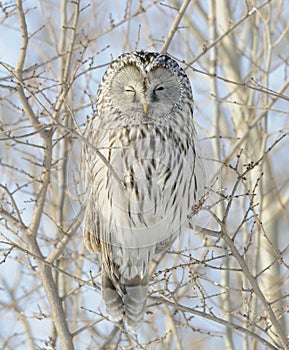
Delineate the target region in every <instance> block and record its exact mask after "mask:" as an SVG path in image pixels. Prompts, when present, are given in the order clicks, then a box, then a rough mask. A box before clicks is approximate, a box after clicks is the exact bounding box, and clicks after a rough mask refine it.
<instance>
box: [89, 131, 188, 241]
mask: <svg viewBox="0 0 289 350" xmlns="http://www.w3.org/2000/svg"><path fill="white" fill-rule="evenodd" d="M103 141H104V142H103V144H102V145H101V147H100V149H102V153H103V155H104V156H105V158H106V159H107V163H108V164H109V166H107V164H105V163H104V162H103V161H102V160H100V159H98V160H97V162H96V164H95V166H94V170H93V173H94V174H93V177H94V183H95V187H96V188H97V191H98V195H97V203H96V206H97V208H98V210H99V212H100V213H101V216H102V218H103V220H102V221H103V223H104V224H105V226H106V227H107V230H108V231H110V232H112V235H115V237H114V240H115V241H118V240H119V241H122V242H126V244H130V245H132V246H135V245H138V244H142V245H144V244H145V245H149V244H152V242H154V243H156V242H155V241H156V237H157V241H158V242H161V241H164V240H166V239H167V238H168V236H170V235H176V234H178V233H179V232H180V230H181V229H182V227H183V225H184V223H185V221H186V219H187V214H188V212H189V207H190V205H191V198H190V192H191V191H190V186H192V184H193V182H192V180H190V179H191V178H192V176H193V172H194V171H193V170H194V169H193V167H194V154H193V152H192V151H191V150H190V146H189V143H188V142H183V141H181V140H180V139H176V138H173V137H171V138H170V137H168V135H166V134H165V133H163V132H162V129H161V128H154V131H153V132H152V131H151V130H145V126H143V127H134V128H132V127H131V128H122V129H119V130H117V131H116V132H113V133H110V134H108V135H106V137H105V138H104V139H103ZM180 142H182V146H181V147H180V144H178V145H177V144H176V143H180ZM185 148H186V149H185ZM184 149H185V150H184ZM112 169H113V172H112V171H111V170H112ZM136 237H137V239H136ZM140 237H141V238H142V239H141V240H140V239H139V238H140ZM117 243H119V242H117Z"/></svg>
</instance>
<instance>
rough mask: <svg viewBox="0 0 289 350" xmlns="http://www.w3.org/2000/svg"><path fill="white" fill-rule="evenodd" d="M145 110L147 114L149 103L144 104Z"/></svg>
mask: <svg viewBox="0 0 289 350" xmlns="http://www.w3.org/2000/svg"><path fill="white" fill-rule="evenodd" d="M143 111H144V114H147V112H148V105H147V103H144V104H143Z"/></svg>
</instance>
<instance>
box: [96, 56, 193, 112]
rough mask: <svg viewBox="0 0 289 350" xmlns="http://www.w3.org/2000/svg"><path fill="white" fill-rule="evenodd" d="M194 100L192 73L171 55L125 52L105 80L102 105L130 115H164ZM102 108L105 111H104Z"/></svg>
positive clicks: (102, 85)
mask: <svg viewBox="0 0 289 350" xmlns="http://www.w3.org/2000/svg"><path fill="white" fill-rule="evenodd" d="M185 98H187V99H189V100H191V101H192V92H191V86H190V82H189V79H188V77H187V76H186V74H185V72H184V71H183V69H182V68H181V67H180V66H179V65H178V63H177V62H176V61H175V60H174V59H172V58H171V57H169V56H168V55H164V54H159V53H156V52H144V51H139V52H132V53H125V54H123V55H121V56H120V57H118V58H117V59H116V60H115V61H113V62H112V63H111V65H110V66H109V68H108V69H107V71H106V73H105V75H104V77H103V81H102V83H101V86H100V89H99V95H98V105H99V107H101V105H103V103H104V106H108V105H109V106H110V107H112V108H114V109H116V110H117V111H119V112H120V113H123V114H125V115H126V116H129V117H136V115H137V116H148V117H150V116H154V117H161V116H164V115H167V114H168V113H170V112H172V111H173V110H174V109H176V108H182V105H183V102H184V99H185ZM100 112H101V111H100Z"/></svg>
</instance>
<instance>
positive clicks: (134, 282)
mask: <svg viewBox="0 0 289 350" xmlns="http://www.w3.org/2000/svg"><path fill="white" fill-rule="evenodd" d="M118 283H119V291H118V290H117V289H116V287H115V285H114V284H113V282H112V281H111V279H110V278H109V275H108V274H107V273H106V271H105V270H103V271H102V296H103V300H104V303H105V307H106V311H107V313H108V314H109V315H110V316H111V318H112V319H113V320H114V321H116V322H119V321H121V320H123V321H124V323H125V324H126V326H127V328H128V329H129V330H130V331H132V332H136V331H137V330H138V329H139V327H140V326H141V324H142V321H143V317H144V312H145V307H146V299H147V292H148V276H145V277H144V278H140V277H139V276H136V277H135V278H133V279H131V280H127V279H122V281H121V283H120V282H119V281H118Z"/></svg>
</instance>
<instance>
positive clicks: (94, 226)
mask: <svg viewBox="0 0 289 350" xmlns="http://www.w3.org/2000/svg"><path fill="white" fill-rule="evenodd" d="M86 137H87V140H88V143H90V144H92V145H93V146H94V147H95V148H97V151H98V152H100V153H101V157H100V156H99V153H98V152H96V150H95V148H94V147H89V144H85V145H84V152H83V157H84V160H85V162H84V173H85V179H86V180H85V182H86V183H85V186H86V203H85V218H84V225H83V226H84V240H85V244H86V246H87V248H88V249H89V250H90V251H91V252H99V253H100V254H101V258H102V262H103V274H102V293H103V299H104V302H105V305H106V310H107V312H108V313H109V314H110V315H111V317H112V318H113V319H114V320H116V321H120V320H124V322H125V324H126V325H127V327H128V328H129V329H130V330H133V331H136V330H137V329H138V328H139V326H140V325H141V323H142V320H143V315H144V312H145V306H146V298H147V291H148V283H149V265H150V261H151V259H152V258H153V256H154V255H155V254H157V253H160V252H162V251H164V250H165V249H167V248H168V247H169V246H170V245H171V244H172V242H173V241H174V239H175V238H176V237H177V236H178V235H179V234H180V233H181V232H182V231H183V230H184V227H185V226H186V221H187V216H188V214H189V212H190V210H191V208H192V207H193V206H194V205H195V204H196V202H197V201H198V199H199V197H200V195H201V194H202V188H200V186H199V183H200V182H201V181H200V179H199V178H200V177H203V176H204V174H203V168H202V164H201V162H200V159H199V156H198V154H197V149H196V146H195V129H194V124H193V98H192V91H191V86H190V82H189V79H188V77H187V76H186V74H185V72H184V71H183V70H182V68H181V67H180V66H179V65H178V64H177V62H176V61H175V60H173V59H172V58H170V57H169V56H167V55H163V54H159V53H156V52H143V51H141V52H132V53H126V54H123V55H121V56H120V57H119V58H118V59H116V60H115V61H113V62H112V63H111V65H110V66H109V68H108V69H107V71H106V73H105V74H104V77H103V80H102V83H101V85H100V87H99V91H98V96H97V115H96V116H95V117H94V118H93V119H92V120H91V121H90V123H89V125H88V128H87V130H86Z"/></svg>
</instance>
